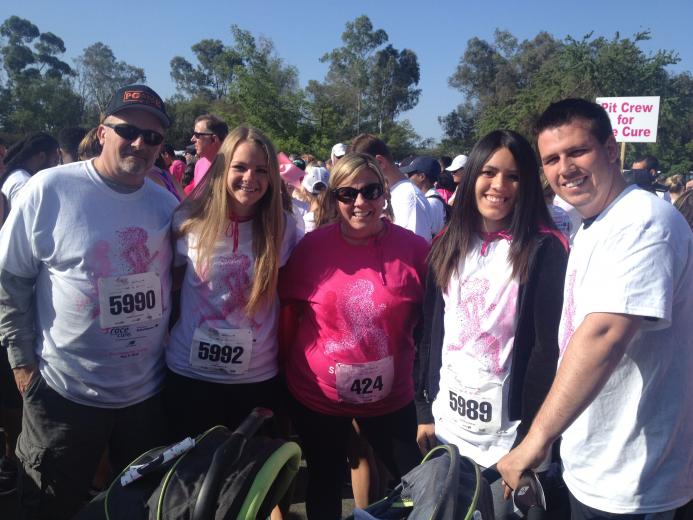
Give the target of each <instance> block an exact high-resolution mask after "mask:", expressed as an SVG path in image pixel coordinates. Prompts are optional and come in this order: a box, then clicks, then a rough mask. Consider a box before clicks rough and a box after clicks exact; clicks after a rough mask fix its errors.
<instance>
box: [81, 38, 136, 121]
mask: <svg viewBox="0 0 693 520" xmlns="http://www.w3.org/2000/svg"><path fill="white" fill-rule="evenodd" d="M75 62H76V64H77V74H78V81H77V83H78V85H79V90H80V93H81V95H82V98H83V100H84V103H85V106H86V107H87V108H88V109H89V108H91V112H96V113H102V112H103V111H104V110H105V109H106V105H107V104H108V102H109V100H110V99H111V96H112V95H113V93H114V92H115V91H116V90H118V89H119V88H120V87H122V86H123V85H130V84H132V83H143V82H145V81H146V76H145V74H144V69H142V68H140V67H135V66H133V65H128V64H127V63H125V62H124V61H118V60H117V59H116V57H115V55H114V54H113V51H112V50H111V48H110V47H109V46H108V45H106V44H104V43H102V42H96V43H94V44H92V45H90V46H89V47H87V48H85V49H84V51H83V52H82V54H81V55H80V56H79V57H78V58H77V59H75Z"/></svg>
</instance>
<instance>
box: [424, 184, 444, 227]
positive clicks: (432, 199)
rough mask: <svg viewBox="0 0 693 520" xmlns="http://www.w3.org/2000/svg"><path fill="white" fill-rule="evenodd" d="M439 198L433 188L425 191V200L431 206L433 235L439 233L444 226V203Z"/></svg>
mask: <svg viewBox="0 0 693 520" xmlns="http://www.w3.org/2000/svg"><path fill="white" fill-rule="evenodd" d="M441 198H442V197H441V196H440V195H439V194H438V192H437V191H436V190H435V188H431V189H430V190H428V191H427V192H426V200H427V201H428V204H429V206H430V207H431V232H432V233H433V236H436V235H437V234H438V233H440V232H441V231H442V229H443V227H444V226H445V203H444V202H443V201H442V200H441Z"/></svg>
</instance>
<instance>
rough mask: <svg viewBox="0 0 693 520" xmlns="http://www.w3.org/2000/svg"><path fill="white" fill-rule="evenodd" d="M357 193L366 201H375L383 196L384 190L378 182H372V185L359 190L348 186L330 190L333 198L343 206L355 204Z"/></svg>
mask: <svg viewBox="0 0 693 520" xmlns="http://www.w3.org/2000/svg"><path fill="white" fill-rule="evenodd" d="M359 193H360V194H361V195H362V196H363V198H364V199H366V200H375V199H377V198H379V197H382V196H383V193H385V189H384V188H383V185H382V184H380V183H379V182H374V183H373V184H367V185H366V186H364V187H363V188H361V189H360V190H357V189H356V188H351V187H348V186H347V187H344V188H335V189H333V190H332V194H333V195H334V196H335V198H336V199H337V200H338V201H339V202H343V203H344V204H352V203H353V202H355V201H356V197H358V196H359Z"/></svg>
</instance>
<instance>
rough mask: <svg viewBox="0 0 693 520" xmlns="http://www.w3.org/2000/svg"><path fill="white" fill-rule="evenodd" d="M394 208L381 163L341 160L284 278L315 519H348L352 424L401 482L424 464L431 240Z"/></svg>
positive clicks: (295, 405)
mask: <svg viewBox="0 0 693 520" xmlns="http://www.w3.org/2000/svg"><path fill="white" fill-rule="evenodd" d="M386 201H387V193H386V189H385V178H384V176H383V174H382V172H381V171H380V168H379V166H378V164H377V162H376V161H375V159H373V158H372V157H370V156H368V155H365V154H359V153H352V154H347V155H345V156H344V157H342V158H341V159H340V160H339V162H338V163H337V164H336V166H335V167H334V169H333V170H332V172H331V174H330V179H329V184H328V189H327V190H326V191H325V192H323V194H322V195H321V202H320V208H319V211H318V212H317V215H316V224H317V228H316V229H315V231H312V232H311V233H308V234H307V235H306V236H305V237H304V238H303V240H302V241H301V242H300V243H299V244H298V246H297V247H296V249H295V250H294V252H293V253H292V255H291V259H290V260H289V262H288V263H287V265H286V267H284V269H283V270H282V274H281V280H280V294H281V297H282V305H283V319H282V325H287V326H289V327H290V326H292V325H293V329H292V330H283V331H282V338H283V347H285V348H286V350H285V352H284V358H285V360H286V379H287V385H288V388H289V393H290V397H291V400H290V413H291V415H292V420H293V423H294V426H295V427H296V431H297V432H298V434H299V436H300V437H301V441H302V446H303V448H304V452H305V455H306V460H307V462H308V489H307V492H306V511H307V514H308V518H309V519H320V520H329V519H336V518H340V514H341V505H340V492H341V485H342V483H343V481H344V477H345V467H346V466H345V465H346V459H347V439H348V436H349V434H350V431H351V428H352V420H353V419H356V420H357V421H358V425H359V427H360V431H361V434H362V435H363V436H364V437H365V438H366V439H367V440H368V441H369V442H370V444H371V445H372V446H373V449H374V451H375V452H376V453H377V454H378V455H379V456H380V458H381V460H382V461H383V462H384V463H385V465H386V466H387V467H388V469H389V470H390V472H391V473H392V474H393V475H394V476H396V477H399V476H402V475H403V474H405V473H406V472H407V471H408V470H410V469H411V468H412V467H414V466H415V465H416V464H418V463H419V461H420V459H421V455H420V453H418V447H417V445H416V424H415V422H416V419H415V409H414V404H413V397H414V388H413V378H412V370H413V369H412V364H413V361H414V336H413V333H414V327H415V326H416V324H417V322H418V320H419V317H420V315H421V303H422V298H423V281H424V276H425V270H426V266H425V261H426V255H427V252H428V244H427V243H426V241H425V240H424V239H423V238H421V237H418V236H416V235H415V234H414V233H412V232H411V231H409V230H407V229H404V228H402V227H399V226H397V225H395V224H392V223H391V222H390V221H388V220H387V219H384V218H382V217H383V212H384V211H385V207H386ZM287 328H288V327H287Z"/></svg>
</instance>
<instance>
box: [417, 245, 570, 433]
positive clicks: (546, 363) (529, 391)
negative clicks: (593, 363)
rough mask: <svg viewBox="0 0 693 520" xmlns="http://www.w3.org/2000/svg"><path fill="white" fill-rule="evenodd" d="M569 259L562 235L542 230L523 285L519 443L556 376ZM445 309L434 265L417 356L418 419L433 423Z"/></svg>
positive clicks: (515, 395) (517, 347) (515, 381)
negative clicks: (560, 323)
mask: <svg viewBox="0 0 693 520" xmlns="http://www.w3.org/2000/svg"><path fill="white" fill-rule="evenodd" d="M567 261H568V253H567V251H566V249H565V247H564V246H563V244H562V243H561V241H560V240H559V239H558V238H556V237H555V236H553V235H551V234H541V235H539V238H538V239H537V243H536V245H535V248H534V250H533V251H532V254H531V256H530V261H529V276H528V277H527V281H526V282H525V283H522V284H520V287H519V291H518V296H517V313H516V315H515V341H514V343H513V352H512V363H511V368H510V380H509V385H510V395H509V409H508V413H509V418H510V420H518V419H519V420H521V423H520V426H519V427H518V431H517V439H516V441H515V442H516V444H517V443H519V442H520V441H521V440H522V439H523V438H524V436H525V435H526V433H527V430H528V429H529V427H530V426H531V424H532V420H533V419H534V416H535V415H536V413H537V411H539V407H540V406H541V404H542V403H543V401H544V398H545V397H546V394H547V393H548V391H549V388H550V387H551V384H552V383H553V379H554V377H555V375H556V365H557V363H558V324H559V322H560V318H561V308H562V306H563V282H564V279H565V270H566V264H567ZM444 314H445V303H444V302H443V294H442V291H441V288H440V287H438V285H437V284H436V281H435V277H434V275H433V272H432V271H431V269H430V268H429V270H428V274H427V276H426V293H425V295H424V316H423V320H424V321H423V330H422V334H421V336H420V338H421V339H420V340H419V341H418V342H417V348H416V357H415V360H414V382H415V385H416V395H415V401H416V413H417V419H418V422H419V424H426V423H432V422H434V420H433V413H432V411H431V406H432V403H433V401H434V400H435V398H436V395H437V394H438V390H439V388H440V387H439V383H440V367H441V365H442V349H443V336H444V333H445V330H444V326H443V316H444Z"/></svg>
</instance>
